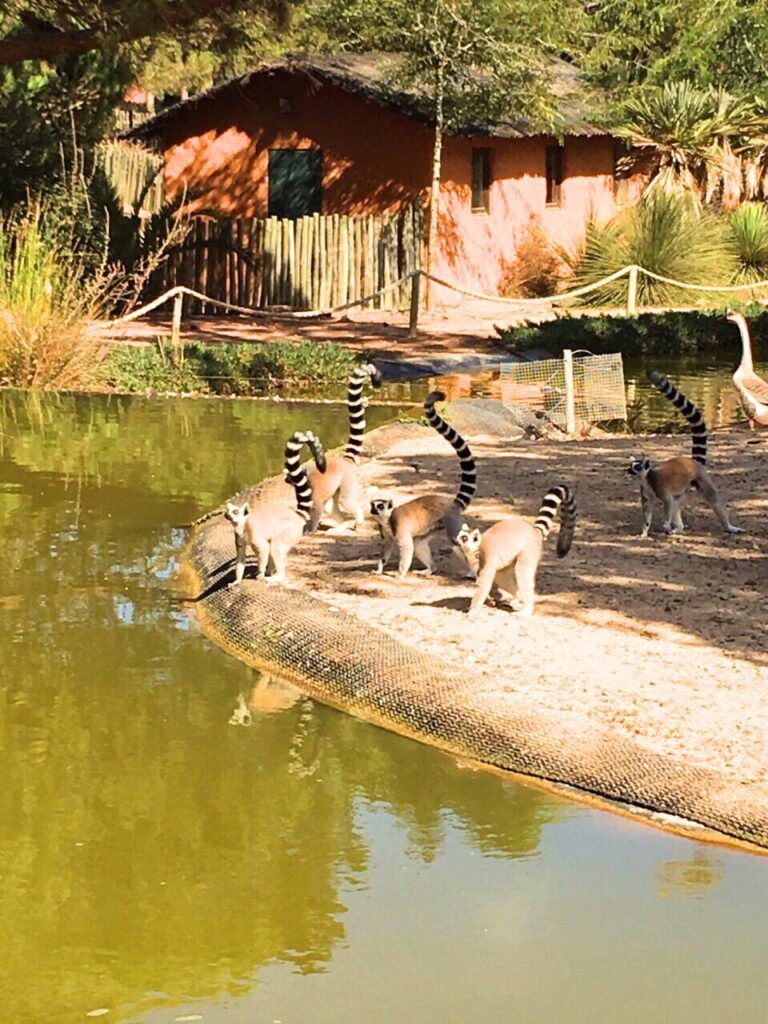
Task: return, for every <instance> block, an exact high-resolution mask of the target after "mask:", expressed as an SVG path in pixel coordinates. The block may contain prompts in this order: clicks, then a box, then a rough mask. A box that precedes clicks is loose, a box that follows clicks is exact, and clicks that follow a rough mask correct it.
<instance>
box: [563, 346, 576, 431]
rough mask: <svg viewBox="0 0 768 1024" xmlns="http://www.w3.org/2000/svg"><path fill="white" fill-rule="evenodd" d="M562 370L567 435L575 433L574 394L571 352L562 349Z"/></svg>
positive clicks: (567, 349)
mask: <svg viewBox="0 0 768 1024" xmlns="http://www.w3.org/2000/svg"><path fill="white" fill-rule="evenodd" d="M563 371H564V373H565V432H566V434H568V436H569V437H573V436H574V434H575V433H576V395H575V394H574V388H573V352H572V351H571V349H569V348H564V349H563Z"/></svg>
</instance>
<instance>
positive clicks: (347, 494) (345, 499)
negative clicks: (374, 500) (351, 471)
mask: <svg viewBox="0 0 768 1024" xmlns="http://www.w3.org/2000/svg"><path fill="white" fill-rule="evenodd" d="M333 512H334V515H338V516H339V518H340V519H344V518H345V517H349V516H351V517H352V518H353V519H354V524H353V526H352V529H353V530H356V529H357V527H358V526H362V525H363V524H364V523H365V510H364V509H363V495H362V492H361V490H360V483H359V481H358V480H357V479H352V480H342V482H341V486H340V487H339V489H338V491H337V492H336V494H335V495H334V499H333Z"/></svg>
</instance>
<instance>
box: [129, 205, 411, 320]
mask: <svg viewBox="0 0 768 1024" xmlns="http://www.w3.org/2000/svg"><path fill="white" fill-rule="evenodd" d="M423 238H424V214H423V209H422V205H421V202H420V201H411V202H409V203H408V204H406V205H405V206H404V207H403V208H402V209H401V210H400V211H398V212H397V213H387V214H371V215H369V216H367V217H349V216H346V215H345V214H337V213H334V214H328V215H325V216H321V215H320V214H317V213H316V214H314V215H313V216H309V217H298V218H296V219H295V220H288V219H285V220H280V219H278V218H277V217H268V218H266V219H258V220H257V219H252V220H243V219H240V220H214V219H212V218H208V217H198V218H195V219H194V220H193V221H192V224H191V227H190V231H189V233H188V235H187V236H186V238H185V239H184V241H183V242H182V243H181V244H180V245H179V246H178V247H176V248H175V249H174V250H172V251H171V252H170V254H169V256H168V258H167V259H166V260H165V261H164V262H163V263H162V264H161V265H160V266H159V267H158V269H157V270H156V271H155V273H154V274H153V275H152V276H151V278H150V280H149V283H148V286H147V290H146V293H145V295H146V298H147V299H148V300H151V299H152V298H154V297H155V296H157V295H160V294H162V293H163V292H165V291H167V290H168V289H169V288H173V287H174V286H176V285H186V286H187V287H188V288H191V289H193V290H194V291H197V292H202V293H203V294H205V295H207V296H209V297H210V298H211V299H218V300H219V301H221V302H227V303H231V304H232V305H235V306H247V307H250V308H253V309H268V308H284V309H294V310H306V309H326V308H329V307H332V306H341V305H344V303H347V302H353V301H355V300H356V299H360V298H362V297H363V296H365V295H369V294H371V293H372V292H375V291H377V290H380V289H383V288H386V287H387V286H388V285H390V284H392V283H393V282H394V281H397V280H398V279H399V278H401V277H404V276H405V275H407V274H410V273H412V272H413V271H414V270H419V269H421V266H422V245H423ZM144 244H145V245H146V246H147V248H148V251H151V249H152V247H153V246H155V245H156V244H157V239H155V238H154V237H153V232H152V231H151V230H148V231H147V233H146V236H145V239H144ZM409 301H410V282H409V281H406V282H405V283H404V284H403V285H401V286H400V287H398V288H394V289H390V290H389V291H387V292H386V293H385V294H383V295H380V296H376V297H375V298H374V299H372V300H371V301H370V302H368V303H366V304H365V305H366V306H367V307H368V308H371V309H375V308H378V309H382V308H385V309H390V308H400V307H402V306H407V305H408V303H409ZM210 311H211V310H210V309H209V308H207V307H206V303H205V302H203V301H201V300H199V299H193V300H191V302H190V307H189V312H190V313H193V314H194V313H206V312H210Z"/></svg>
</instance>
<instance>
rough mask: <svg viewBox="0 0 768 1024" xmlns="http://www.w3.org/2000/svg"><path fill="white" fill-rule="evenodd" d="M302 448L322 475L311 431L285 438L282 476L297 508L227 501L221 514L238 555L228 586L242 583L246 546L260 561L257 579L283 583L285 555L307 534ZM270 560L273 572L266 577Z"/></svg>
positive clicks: (308, 493)
mask: <svg viewBox="0 0 768 1024" xmlns="http://www.w3.org/2000/svg"><path fill="white" fill-rule="evenodd" d="M304 445H307V446H308V447H309V449H310V451H311V452H312V455H313V457H314V460H315V466H316V467H317V469H318V470H319V471H320V472H321V473H322V472H323V469H324V468H325V452H324V451H323V446H322V444H321V443H320V440H319V439H318V438H317V437H315V435H314V434H313V433H312V432H311V431H309V430H307V431H304V432H302V431H297V432H296V433H295V434H293V436H292V437H290V438H289V439H288V442H287V444H286V446H285V477H286V480H287V481H288V483H289V484H291V486H292V487H293V489H294V492H295V494H296V508H291V507H290V506H288V505H278V504H272V505H257V506H256V507H255V508H251V507H250V505H249V504H248V502H247V501H246V502H243V504H237V503H236V502H232V501H228V502H227V504H226V508H225V511H224V515H225V517H226V518H227V519H228V520H229V521H230V523H232V525H233V526H234V528H235V549H236V552H237V564H236V567H235V579H234V582H233V583H230V584H229V586H230V587H233V586H236V585H238V584H240V583H242V581H243V575H244V573H245V559H246V555H247V551H248V547H249V546H250V547H251V549H252V550H253V552H254V554H255V555H256V557H257V558H258V560H259V571H258V577H257V578H258V579H260V580H266V582H267V583H282V581H283V580H284V579H285V566H286V562H287V560H288V555H289V554H290V552H291V551H292V549H293V548H294V547H295V546H296V544H298V542H299V541H300V540H301V538H302V537H303V536H304V534H305V533H309V532H310V522H311V511H312V489H311V488H310V486H309V481H308V480H307V474H306V472H305V470H304V468H303V467H302V465H301V449H302V448H303V447H304ZM270 561H271V563H272V566H273V572H272V575H271V576H267V567H268V565H269V563H270Z"/></svg>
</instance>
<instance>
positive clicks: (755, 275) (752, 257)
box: [729, 203, 768, 284]
mask: <svg viewBox="0 0 768 1024" xmlns="http://www.w3.org/2000/svg"><path fill="white" fill-rule="evenodd" d="M729 227H730V230H731V234H732V237H733V245H734V250H735V253H736V260H737V267H736V272H735V274H734V277H733V283H734V284H741V283H742V282H744V283H745V284H748V283H751V282H754V281H768V206H766V205H765V204H764V203H743V204H742V205H741V206H740V207H739V208H738V209H737V210H734V211H733V213H732V214H731V216H730V218H729Z"/></svg>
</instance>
